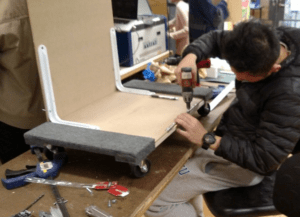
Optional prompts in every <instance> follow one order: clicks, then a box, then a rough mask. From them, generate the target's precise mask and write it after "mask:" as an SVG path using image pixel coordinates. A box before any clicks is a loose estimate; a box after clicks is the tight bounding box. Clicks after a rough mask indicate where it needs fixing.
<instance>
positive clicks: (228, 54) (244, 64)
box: [222, 20, 280, 82]
mask: <svg viewBox="0 0 300 217" xmlns="http://www.w3.org/2000/svg"><path fill="white" fill-rule="evenodd" d="M222 51H223V55H224V58H225V59H226V60H227V61H228V63H229V64H230V66H231V67H232V70H233V71H234V72H235V74H236V75H237V79H238V80H243V76H248V77H249V76H250V77H251V76H253V80H252V81H253V82H255V81H257V80H261V79H263V78H264V77H267V76H268V75H269V74H271V73H272V72H274V71H276V70H277V71H278V68H276V69H275V68H273V67H274V64H275V63H276V60H277V59H278V57H279V54H280V43H279V40H278V38H277V37H276V34H275V33H274V32H273V31H272V30H271V29H270V28H269V27H268V26H266V25H264V24H262V23H260V22H258V21H254V20H250V21H246V22H241V23H240V24H238V25H237V26H235V28H234V29H233V31H231V32H230V33H229V34H228V35H226V37H225V39H224V41H223V45H222ZM239 76H240V77H241V78H240V79H239ZM246 80H247V79H246ZM250 81H251V80H250Z"/></svg>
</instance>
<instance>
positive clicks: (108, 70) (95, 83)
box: [27, 0, 115, 117]
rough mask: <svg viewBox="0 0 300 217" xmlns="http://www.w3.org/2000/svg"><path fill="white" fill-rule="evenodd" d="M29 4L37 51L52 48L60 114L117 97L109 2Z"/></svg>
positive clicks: (53, 0)
mask: <svg viewBox="0 0 300 217" xmlns="http://www.w3.org/2000/svg"><path fill="white" fill-rule="evenodd" d="M27 2H28V10H29V18H30V23H31V28H32V32H33V40H34V45H35V50H36V53H37V50H38V46H39V45H42V44H43V45H45V46H46V48H47V50H48V56H49V64H50V70H51V76H52V82H53V88H54V95H55V99H56V104H57V111H58V115H59V116H61V117H63V116H65V115H66V114H69V113H72V112H74V111H76V110H78V109H80V108H82V107H84V106H85V105H87V104H90V103H92V102H94V101H97V100H99V99H101V98H102V97H104V96H107V95H109V94H111V93H113V92H114V91H115V83H114V82H115V78H114V72H113V60H112V49H111V43H110V28H112V27H113V26H114V24H113V15H112V7H111V1H99V0H89V1H84V0H64V1H61V0H40V1H36V0H27ZM36 56H37V58H38V54H36ZM37 60H38V62H39V59H37ZM39 71H40V70H39Z"/></svg>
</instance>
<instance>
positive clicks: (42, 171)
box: [1, 148, 67, 189]
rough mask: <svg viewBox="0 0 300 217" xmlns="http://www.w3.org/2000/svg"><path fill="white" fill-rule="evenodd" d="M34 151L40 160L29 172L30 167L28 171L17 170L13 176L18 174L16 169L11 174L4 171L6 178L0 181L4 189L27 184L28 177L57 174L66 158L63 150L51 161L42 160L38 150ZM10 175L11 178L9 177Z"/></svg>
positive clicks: (53, 175)
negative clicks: (33, 169) (32, 170)
mask: <svg viewBox="0 0 300 217" xmlns="http://www.w3.org/2000/svg"><path fill="white" fill-rule="evenodd" d="M34 152H35V153H36V154H37V157H38V159H39V161H40V162H39V163H38V164H37V165H36V169H35V171H34V172H31V169H29V170H30V172H29V173H27V172H28V171H26V170H21V172H19V173H20V174H21V175H20V176H15V175H16V174H18V171H14V172H13V174H12V173H11V172H10V171H8V172H6V173H8V176H6V179H3V178H2V179H1V182H2V184H3V186H4V187H5V188H6V189H14V188H17V187H21V186H23V185H25V184H27V182H25V179H26V178H28V177H40V178H48V177H55V176H57V174H58V172H59V170H60V168H61V167H62V165H63V164H64V163H65V159H66V158H67V154H66V153H65V152H60V153H57V154H55V155H54V159H53V160H52V161H48V160H47V161H43V159H42V154H41V152H40V150H39V149H38V148H36V149H35V150H34ZM26 173H27V174H26ZM22 174H25V175H22ZM12 176H13V178H11V177H12Z"/></svg>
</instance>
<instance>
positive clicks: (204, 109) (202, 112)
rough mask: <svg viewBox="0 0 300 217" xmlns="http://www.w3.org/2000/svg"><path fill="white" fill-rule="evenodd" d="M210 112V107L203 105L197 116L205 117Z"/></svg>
mask: <svg viewBox="0 0 300 217" xmlns="http://www.w3.org/2000/svg"><path fill="white" fill-rule="evenodd" d="M209 112H210V106H209V104H208V103H205V104H204V105H203V106H202V107H201V108H199V109H198V114H199V115H201V116H202V117H205V116H207V115H208V114H209Z"/></svg>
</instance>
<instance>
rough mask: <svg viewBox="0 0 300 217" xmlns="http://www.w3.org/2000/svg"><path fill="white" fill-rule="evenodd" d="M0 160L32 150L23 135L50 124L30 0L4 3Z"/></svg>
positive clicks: (1, 16) (0, 20)
mask: <svg viewBox="0 0 300 217" xmlns="http://www.w3.org/2000/svg"><path fill="white" fill-rule="evenodd" d="M0 8H1V12H0V160H1V162H2V163H5V162H7V161H9V160H11V159H13V158H14V157H16V156H18V155H19V154H21V153H23V152H25V151H26V150H28V149H29V146H28V145H26V144H25V141H24V137H23V134H24V133H25V132H26V131H27V130H29V129H31V128H33V127H35V126H37V125H39V124H41V123H43V122H45V121H46V116H45V112H44V111H43V110H42V109H43V108H44V106H43V99H42V93H41V87H40V80H39V76H38V69H37V63H36V58H35V51H34V47H33V39H32V33H31V28H30V22H29V17H28V11H27V3H26V0H2V1H0Z"/></svg>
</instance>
